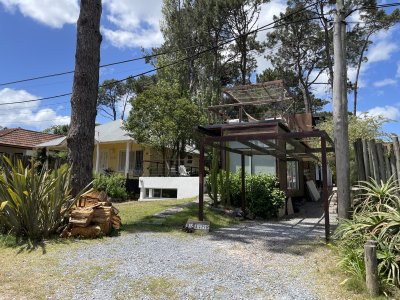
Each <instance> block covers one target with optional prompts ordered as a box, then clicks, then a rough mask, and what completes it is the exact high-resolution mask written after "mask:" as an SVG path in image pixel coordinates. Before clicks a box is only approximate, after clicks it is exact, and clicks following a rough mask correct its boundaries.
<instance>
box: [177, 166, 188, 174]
mask: <svg viewBox="0 0 400 300" xmlns="http://www.w3.org/2000/svg"><path fill="white" fill-rule="evenodd" d="M179 176H190V172H188V171H187V170H186V167H185V166H184V165H180V166H179Z"/></svg>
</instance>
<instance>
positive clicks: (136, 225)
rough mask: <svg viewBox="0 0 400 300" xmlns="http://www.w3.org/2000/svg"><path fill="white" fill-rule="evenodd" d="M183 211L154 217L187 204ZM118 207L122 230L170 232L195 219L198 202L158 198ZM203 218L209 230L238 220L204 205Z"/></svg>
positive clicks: (121, 204)
mask: <svg viewBox="0 0 400 300" xmlns="http://www.w3.org/2000/svg"><path fill="white" fill-rule="evenodd" d="M189 203H190V205H189V206H188V207H185V208H184V209H183V211H181V212H178V213H175V214H173V215H171V216H169V217H168V218H159V217H154V214H156V213H158V212H162V211H164V210H166V209H168V208H171V207H174V206H177V205H182V204H189ZM115 206H116V207H117V208H118V209H119V215H120V216H121V219H122V228H121V230H122V231H126V232H137V231H157V232H165V231H167V232H170V231H180V230H182V228H183V226H184V225H185V224H186V221H187V220H188V219H195V220H197V215H198V204H197V203H194V202H193V199H183V200H160V201H134V202H126V203H120V204H115ZM204 219H205V220H206V221H210V224H211V226H210V227H211V230H215V229H218V228H221V227H226V226H230V225H233V224H237V223H238V221H237V220H235V219H233V218H230V217H228V216H226V215H222V214H220V213H218V212H216V211H215V210H211V209H209V208H208V207H205V210H204Z"/></svg>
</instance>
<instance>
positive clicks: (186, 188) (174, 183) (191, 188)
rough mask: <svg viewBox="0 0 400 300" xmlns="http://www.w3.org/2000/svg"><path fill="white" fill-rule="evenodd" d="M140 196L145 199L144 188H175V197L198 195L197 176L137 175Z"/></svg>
mask: <svg viewBox="0 0 400 300" xmlns="http://www.w3.org/2000/svg"><path fill="white" fill-rule="evenodd" d="M139 186H140V198H139V200H143V199H146V198H145V195H146V192H145V190H146V189H177V198H178V199H182V198H192V197H197V196H198V195H199V177H139Z"/></svg>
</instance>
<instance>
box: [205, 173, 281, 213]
mask: <svg viewBox="0 0 400 300" xmlns="http://www.w3.org/2000/svg"><path fill="white" fill-rule="evenodd" d="M241 182H242V181H241V174H240V172H235V173H232V174H229V175H227V174H226V172H225V171H221V172H220V176H219V180H218V187H217V191H218V194H220V195H221V194H222V195H224V191H226V187H227V186H228V190H229V200H228V201H224V202H223V204H225V203H230V204H231V205H232V206H235V207H239V206H240V203H241V184H242V183H241ZM206 184H207V185H208V190H210V189H211V180H210V178H206ZM224 197H226V195H224ZM221 198H222V197H221ZM246 202H247V207H248V209H249V210H250V211H251V212H252V213H254V214H255V215H256V216H259V217H261V218H272V217H277V215H278V210H279V208H281V207H282V206H283V205H284V203H285V193H284V192H283V191H281V190H280V189H279V182H278V180H277V178H276V177H275V176H272V175H266V174H257V175H255V174H252V175H251V174H246Z"/></svg>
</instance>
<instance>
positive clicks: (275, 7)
mask: <svg viewBox="0 0 400 300" xmlns="http://www.w3.org/2000/svg"><path fill="white" fill-rule="evenodd" d="M285 10H286V1H283V0H272V1H271V2H269V3H264V4H262V5H261V11H260V17H259V18H258V21H257V27H258V28H259V27H262V26H265V25H267V24H269V23H271V22H272V21H273V17H274V15H275V16H279V14H280V13H281V12H284V11H285ZM270 31H271V30H265V31H261V32H259V33H258V34H257V40H258V41H260V42H265V40H266V37H267V33H268V32H270ZM266 51H268V49H267V50H266ZM264 55H265V54H261V55H260V56H259V57H257V73H262V72H263V71H264V70H265V69H267V68H271V67H272V64H271V62H270V61H268V60H267V59H266V58H265V57H264Z"/></svg>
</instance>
